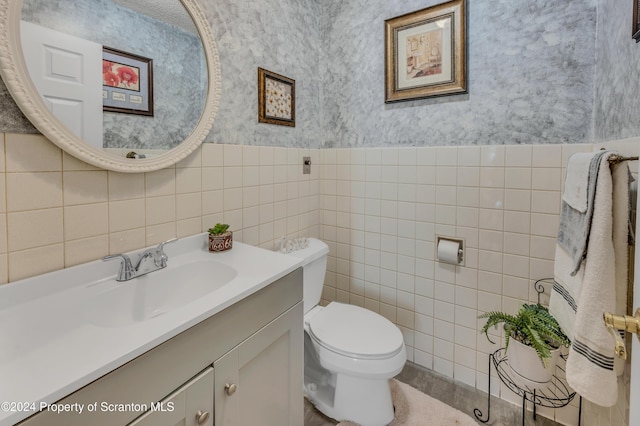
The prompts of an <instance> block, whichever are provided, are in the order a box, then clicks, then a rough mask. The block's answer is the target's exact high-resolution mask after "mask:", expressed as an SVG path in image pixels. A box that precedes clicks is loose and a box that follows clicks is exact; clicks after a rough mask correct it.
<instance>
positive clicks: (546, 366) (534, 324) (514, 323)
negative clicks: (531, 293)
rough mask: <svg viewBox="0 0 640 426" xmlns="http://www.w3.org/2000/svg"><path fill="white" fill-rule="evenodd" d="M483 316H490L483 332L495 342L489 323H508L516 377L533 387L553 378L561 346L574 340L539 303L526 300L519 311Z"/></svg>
mask: <svg viewBox="0 0 640 426" xmlns="http://www.w3.org/2000/svg"><path fill="white" fill-rule="evenodd" d="M479 318H486V319H487V322H486V324H485V325H484V327H482V330H481V331H480V332H481V333H484V334H485V335H486V336H487V339H488V340H489V341H490V342H491V343H494V342H492V341H491V339H490V338H489V334H488V333H487V331H488V330H489V327H492V326H497V325H498V324H501V323H503V324H504V334H505V348H506V350H507V359H508V360H509V362H508V365H509V367H510V368H511V370H512V371H513V373H514V379H515V380H517V381H519V382H520V383H521V384H525V385H527V386H529V387H532V388H535V387H539V386H542V385H544V384H545V383H547V382H549V381H550V380H551V376H552V375H553V371H554V370H555V365H556V363H557V361H558V357H559V356H560V347H561V346H569V345H570V344H571V341H570V340H569V338H568V337H567V336H566V335H565V334H564V332H563V331H562V329H561V328H560V325H559V324H558V321H557V320H556V319H555V318H554V317H553V316H552V315H551V314H550V313H549V310H548V309H547V308H546V307H544V306H542V305H540V304H539V303H538V304H526V303H525V304H523V305H522V306H521V307H520V309H519V310H518V313H517V314H516V315H510V314H507V313H505V312H497V311H493V312H487V313H485V314H482V315H480V316H479Z"/></svg>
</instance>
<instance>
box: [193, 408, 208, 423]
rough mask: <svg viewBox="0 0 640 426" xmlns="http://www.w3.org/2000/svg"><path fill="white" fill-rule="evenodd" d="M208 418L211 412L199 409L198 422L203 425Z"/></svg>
mask: <svg viewBox="0 0 640 426" xmlns="http://www.w3.org/2000/svg"><path fill="white" fill-rule="evenodd" d="M207 420H209V412H208V411H202V410H198V412H197V413H196V422H198V424H199V425H203V424H205V423H206V422H207Z"/></svg>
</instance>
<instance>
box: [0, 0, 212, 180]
mask: <svg viewBox="0 0 640 426" xmlns="http://www.w3.org/2000/svg"><path fill="white" fill-rule="evenodd" d="M0 74H1V75H2V79H3V81H4V83H5V84H6V86H7V89H8V90H9V92H10V93H11V95H12V96H13V98H14V100H15V102H16V103H17V105H18V106H19V107H20V109H21V110H22V112H23V113H24V114H25V116H26V117H27V118H28V119H29V120H30V121H31V122H32V123H33V125H34V126H35V127H36V128H37V129H38V130H39V131H40V132H41V133H42V134H43V135H44V136H46V137H47V138H48V139H49V140H51V141H52V142H53V143H55V144H56V145H57V146H59V147H60V148H61V149H63V150H64V151H65V152H67V153H68V154H70V155H72V156H74V157H76V158H78V159H80V160H82V161H85V162H87V163H89V164H92V165H94V166H97V167H100V168H103V169H107V170H113V171H118V172H127V173H135V172H148V171H153V170H158V169H162V168H165V167H169V166H171V165H173V164H175V163H176V162H178V161H180V160H182V159H184V158H185V157H187V156H188V155H189V154H191V153H192V152H193V151H194V150H195V149H197V148H198V147H199V146H200V144H201V143H202V141H203V140H204V138H205V137H206V136H207V135H208V133H209V131H210V129H211V126H212V125H213V120H214V117H215V114H216V111H217V108H218V102H219V94H220V86H221V85H220V65H219V59H218V53H217V48H216V44H215V41H214V39H213V35H212V32H211V27H210V26H209V24H208V23H207V20H206V18H205V15H204V12H203V11H202V10H201V9H200V7H199V6H198V5H197V3H196V0H0ZM134 153H135V155H134ZM127 154H129V157H131V156H134V157H135V158H127Z"/></svg>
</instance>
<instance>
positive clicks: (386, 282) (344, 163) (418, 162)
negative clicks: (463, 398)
mask: <svg viewBox="0 0 640 426" xmlns="http://www.w3.org/2000/svg"><path fill="white" fill-rule="evenodd" d="M636 146H637V141H631V142H629V143H627V144H624V143H623V144H621V145H615V146H613V147H612V148H614V149H620V150H622V151H623V152H624V149H622V148H626V149H627V150H628V152H626V153H627V154H633V155H637V152H635V153H634V152H633V151H634V150H635V147H636ZM593 149H594V146H593V145H591V144H581V145H551V146H549V145H540V146H537V145H536V146H520V145H513V146H510V145H509V146H482V147H477V146H469V147H466V146H461V147H421V148H359V149H358V148H356V149H326V150H322V151H321V152H320V159H321V162H322V175H321V185H320V187H321V195H320V200H321V209H322V217H323V221H322V238H323V239H324V240H325V241H326V242H327V243H328V244H329V246H330V262H329V267H328V273H327V280H326V282H325V288H324V291H323V298H324V301H325V302H329V301H332V300H338V301H342V302H348V303H352V304H355V305H360V306H365V307H367V308H369V309H372V310H374V311H376V312H379V313H380V314H382V315H384V316H385V317H387V318H389V319H390V320H391V321H394V322H395V323H396V324H397V325H398V326H399V327H400V328H401V330H402V332H403V334H404V337H405V343H406V345H407V350H408V357H409V359H410V360H411V361H413V362H415V363H417V364H420V365H422V366H424V367H427V368H429V369H433V370H435V371H437V372H439V373H441V374H444V375H446V376H449V377H451V378H453V379H455V380H457V381H461V382H463V383H466V384H468V385H471V386H475V387H477V388H479V389H482V390H485V391H486V390H487V386H488V380H489V377H488V365H487V364H488V354H489V353H492V352H493V351H495V350H496V349H498V347H499V346H500V345H499V344H491V343H489V342H488V341H487V339H486V338H485V337H484V336H482V335H479V333H478V330H479V329H480V328H481V327H482V325H483V324H484V322H483V321H482V320H478V319H477V316H478V315H479V314H481V313H483V312H486V311H489V310H505V311H508V312H515V311H516V310H517V309H518V307H519V306H520V304H521V303H522V302H523V301H530V302H533V301H535V300H536V292H535V290H533V287H532V284H533V282H534V281H535V280H536V279H539V278H544V277H551V276H553V258H554V252H555V237H556V233H557V229H558V222H559V212H560V199H561V190H562V182H563V177H564V168H565V167H566V162H567V159H568V157H569V155H570V154H572V153H574V152H581V151H591V150H593ZM338 170H339V171H340V172H339V173H338ZM337 188H346V191H345V192H346V193H345V197H349V195H350V199H349V198H347V199H346V200H345V201H344V202H342V203H340V207H338V203H337V198H338V197H337V193H336V191H337ZM349 192H350V194H349ZM338 215H339V217H340V219H341V220H339V221H336V218H337V217H338ZM328 218H330V220H327V219H328ZM436 235H449V236H454V237H460V238H464V239H465V242H466V249H465V251H466V253H465V255H466V259H465V265H464V266H454V265H448V264H441V263H439V262H437V261H435V260H434V259H435V256H434V251H435V242H434V241H435V236H436ZM495 335H496V339H494V341H496V342H501V336H500V333H499V331H496V332H495ZM492 374H493V375H494V377H492V393H494V394H496V395H500V396H501V397H502V398H504V399H507V400H510V401H512V402H514V403H516V404H522V401H521V399H520V398H519V397H517V396H515V395H514V394H513V393H512V392H511V391H510V390H509V389H507V388H504V387H501V386H500V381H499V379H498V378H497V377H495V373H494V372H492ZM621 394H622V395H624V392H622V393H621ZM623 400H624V397H623ZM591 410H592V411H593V410H595V409H594V408H592V409H591ZM539 412H540V413H541V414H542V415H545V416H548V417H551V418H555V419H556V420H557V421H558V422H560V423H562V424H569V425H574V424H577V417H578V408H577V398H576V400H575V401H574V402H572V404H571V405H570V406H569V407H566V408H564V409H558V410H553V409H547V410H540V411H539ZM621 413H622V414H621ZM601 416H609V417H611V416H613V417H615V416H617V417H616V418H620V417H622V418H624V410H617V411H616V412H615V413H613V412H612V413H606V414H601ZM584 418H585V417H584V415H583V419H584ZM603 424H607V423H603ZM608 424H615V423H608Z"/></svg>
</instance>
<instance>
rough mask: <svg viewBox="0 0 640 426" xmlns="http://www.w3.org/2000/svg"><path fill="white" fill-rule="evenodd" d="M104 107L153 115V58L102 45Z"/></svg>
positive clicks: (117, 110) (126, 112) (113, 110)
mask: <svg viewBox="0 0 640 426" xmlns="http://www.w3.org/2000/svg"><path fill="white" fill-rule="evenodd" d="M102 105H103V107H102V109H103V110H104V111H110V112H120V113H124V114H137V115H146V116H151V117H152V116H153V60H151V59H149V58H145V57H143V56H139V55H134V54H132V53H128V52H124V51H122V50H117V49H113V48H110V47H103V48H102Z"/></svg>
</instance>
